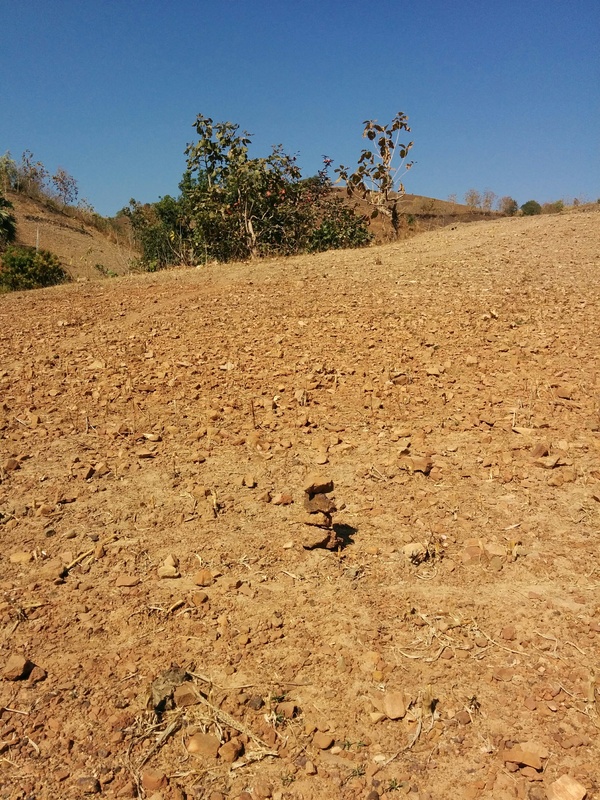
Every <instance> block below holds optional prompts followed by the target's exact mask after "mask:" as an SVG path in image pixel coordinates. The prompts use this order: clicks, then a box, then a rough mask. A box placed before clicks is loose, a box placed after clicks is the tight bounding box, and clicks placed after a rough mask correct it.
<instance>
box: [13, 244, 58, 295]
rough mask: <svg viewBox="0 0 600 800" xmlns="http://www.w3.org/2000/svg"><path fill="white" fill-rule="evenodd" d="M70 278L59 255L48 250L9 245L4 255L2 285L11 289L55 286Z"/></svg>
mask: <svg viewBox="0 0 600 800" xmlns="http://www.w3.org/2000/svg"><path fill="white" fill-rule="evenodd" d="M69 280H70V278H69V275H68V274H67V273H66V272H65V270H64V269H63V267H62V266H61V263H60V261H59V260H58V257H57V256H55V255H54V253H50V252H49V251H48V250H39V251H38V252H36V251H35V250H32V249H29V248H25V247H9V248H8V249H7V251H6V252H5V253H3V255H2V263H1V265H0V286H4V287H5V288H6V289H8V290H10V291H16V290H20V289H37V288H39V287H42V286H54V285H55V284H57V283H65V282H66V281H69Z"/></svg>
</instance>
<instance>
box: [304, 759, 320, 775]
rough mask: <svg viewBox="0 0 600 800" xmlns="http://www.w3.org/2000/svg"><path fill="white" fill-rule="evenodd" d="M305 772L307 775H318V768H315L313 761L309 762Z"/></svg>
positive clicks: (305, 766)
mask: <svg viewBox="0 0 600 800" xmlns="http://www.w3.org/2000/svg"><path fill="white" fill-rule="evenodd" d="M304 772H306V774H307V775H316V774H317V768H316V767H315V765H314V764H313V762H312V761H307V762H306V764H305V765H304Z"/></svg>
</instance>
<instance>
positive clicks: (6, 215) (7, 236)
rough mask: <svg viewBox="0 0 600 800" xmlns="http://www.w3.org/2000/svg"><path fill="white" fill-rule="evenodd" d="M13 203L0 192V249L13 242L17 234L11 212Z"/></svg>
mask: <svg viewBox="0 0 600 800" xmlns="http://www.w3.org/2000/svg"><path fill="white" fill-rule="evenodd" d="M12 208H13V204H12V203H11V202H10V200H7V199H6V198H5V197H4V196H3V195H2V194H1V193H0V250H3V249H4V248H5V247H6V245H7V244H10V243H11V242H14V240H15V237H16V235H17V222H16V220H15V216H14V214H13V213H12Z"/></svg>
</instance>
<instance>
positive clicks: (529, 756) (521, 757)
mask: <svg viewBox="0 0 600 800" xmlns="http://www.w3.org/2000/svg"><path fill="white" fill-rule="evenodd" d="M502 760H503V761H505V762H513V763H514V764H523V765H524V766H526V767H533V768H534V769H536V770H540V769H541V768H542V759H541V758H540V756H539V755H537V753H534V752H533V751H532V750H528V749H526V747H525V746H524V745H519V744H517V745H515V746H514V747H510V748H508V749H506V750H505V751H504V753H503V754H502Z"/></svg>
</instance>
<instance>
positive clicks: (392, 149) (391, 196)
mask: <svg viewBox="0 0 600 800" xmlns="http://www.w3.org/2000/svg"><path fill="white" fill-rule="evenodd" d="M363 125H364V126H365V127H364V129H363V138H366V139H368V140H369V142H372V143H373V144H372V145H371V146H369V147H366V148H364V149H363V151H362V152H361V154H360V156H359V158H358V166H357V168H356V169H355V170H354V172H350V170H349V168H348V167H345V166H344V165H343V164H340V166H339V167H338V168H337V169H336V170H335V171H336V172H337V174H338V175H339V177H338V181H343V182H344V183H345V184H346V192H347V194H348V196H349V197H355V196H359V197H361V198H362V199H363V200H366V201H367V202H368V203H369V204H370V205H371V206H372V207H373V211H372V213H371V217H372V218H374V217H376V216H378V214H380V213H383V214H385V216H387V217H388V218H389V220H390V223H391V225H392V228H393V230H394V235H395V236H397V235H398V231H399V228H400V215H399V211H398V203H399V202H400V200H401V198H402V196H403V195H404V193H405V192H404V184H403V183H402V181H401V178H402V176H403V175H404V174H405V173H406V172H407V171H408V170H409V169H410V168H411V167H412V166H413V163H414V162H412V161H411V162H407V161H406V158H407V156H408V153H409V151H410V150H411V149H412V147H413V144H414V143H413V142H408V143H407V144H402V143H401V142H400V136H401V134H402V131H406V132H408V133H409V132H410V128H409V127H408V117H407V116H406V114H403V113H402V112H401V111H399V112H398V113H397V114H396V116H395V117H394V119H393V120H392V121H391V122H390V123H389V124H388V125H379V124H378V122H377V120H365V122H363Z"/></svg>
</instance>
